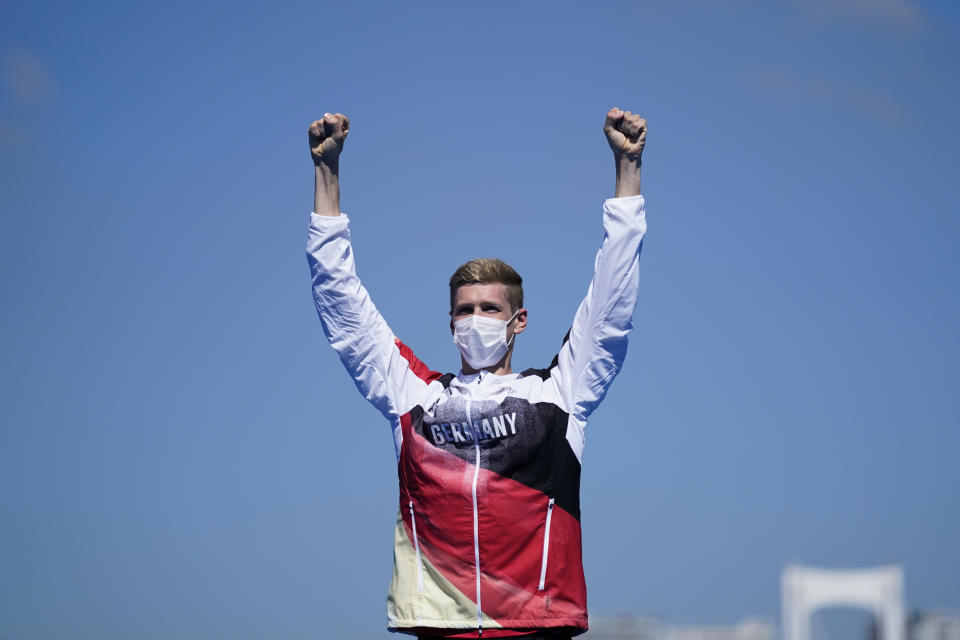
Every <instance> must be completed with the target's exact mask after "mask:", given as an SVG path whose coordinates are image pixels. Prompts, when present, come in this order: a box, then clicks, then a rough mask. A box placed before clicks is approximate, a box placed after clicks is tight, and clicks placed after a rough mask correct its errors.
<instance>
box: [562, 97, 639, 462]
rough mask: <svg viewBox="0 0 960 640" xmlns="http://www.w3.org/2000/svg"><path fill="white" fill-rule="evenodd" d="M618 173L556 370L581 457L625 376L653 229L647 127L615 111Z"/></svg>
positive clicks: (612, 135) (611, 129)
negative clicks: (643, 179)
mask: <svg viewBox="0 0 960 640" xmlns="http://www.w3.org/2000/svg"><path fill="white" fill-rule="evenodd" d="M603 130H604V133H605V134H606V137H607V141H608V142H609V143H610V148H611V149H612V150H613V156H614V161H615V163H616V169H617V183H616V191H615V194H616V196H615V197H614V198H610V199H609V200H607V201H606V202H604V203H603V243H602V244H601V245H600V250H599V251H597V257H596V260H595V261H594V272H593V279H592V280H591V281H590V287H589V289H588V290H587V295H586V296H585V297H584V299H583V301H582V302H581V303H580V306H579V307H578V308H577V313H576V315H575V316H574V319H573V326H572V327H571V328H570V333H569V335H568V337H567V340H566V341H565V342H564V344H563V347H562V348H561V349H560V353H559V354H558V355H557V367H556V369H554V374H555V375H556V383H557V385H558V390H559V392H560V393H561V395H562V397H563V400H564V404H565V405H566V407H567V409H568V412H569V414H570V426H571V427H572V428H571V429H568V431H567V439H568V441H569V442H570V444H571V446H572V447H573V449H574V451H575V452H576V453H577V455H578V456H579V454H580V451H582V448H583V428H584V427H585V426H586V421H587V417H588V416H589V415H590V413H591V412H592V411H593V410H594V409H595V408H596V407H597V405H598V404H599V403H600V401H601V400H602V399H603V397H604V395H605V394H606V392H607V389H608V388H609V386H610V383H611V382H612V381H613V378H614V377H615V376H616V375H617V373H618V372H619V371H620V368H621V366H622V365H623V361H624V358H625V357H626V352H627V334H628V333H629V332H630V330H631V329H632V328H633V308H634V306H635V305H636V302H637V295H638V289H639V282H640V276H639V258H640V248H641V245H642V241H643V236H644V233H645V232H646V229H647V223H646V218H645V215H644V200H643V196H641V195H640V157H641V154H642V153H643V146H644V143H645V142H646V135H647V123H646V121H645V120H644V119H643V118H641V117H639V116H637V115H634V114H631V113H630V112H629V111H621V110H620V109H611V110H610V111H609V112H608V113H607V119H606V122H605V123H604V126H603Z"/></svg>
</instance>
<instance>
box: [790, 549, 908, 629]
mask: <svg viewBox="0 0 960 640" xmlns="http://www.w3.org/2000/svg"><path fill="white" fill-rule="evenodd" d="M781 596H782V598H783V611H782V615H783V621H782V623H781V624H782V626H783V640H811V638H810V617H811V615H813V612H814V611H815V610H817V609H820V608H821V607H833V606H840V607H856V608H864V609H869V610H870V611H872V612H873V613H874V614H875V615H876V616H877V619H878V623H879V624H878V627H879V629H880V639H881V640H904V632H905V630H906V629H905V625H904V623H905V620H904V614H903V569H902V568H901V567H899V566H889V567H879V568H876V569H815V568H812V567H801V566H797V565H791V566H788V567H787V568H785V569H784V570H783V576H782V579H781Z"/></svg>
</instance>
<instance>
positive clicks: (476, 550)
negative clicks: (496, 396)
mask: <svg viewBox="0 0 960 640" xmlns="http://www.w3.org/2000/svg"><path fill="white" fill-rule="evenodd" d="M467 424H468V425H469V426H470V433H472V434H473V445H474V447H475V450H476V452H477V460H476V464H475V465H474V467H473V487H472V492H473V560H474V563H475V564H476V567H477V636H478V637H482V636H483V608H482V606H481V603H480V527H479V524H478V519H479V509H478V508H477V480H478V479H479V478H480V436H479V434H477V430H476V429H475V428H474V426H473V417H472V416H471V415H470V399H469V398H468V399H467Z"/></svg>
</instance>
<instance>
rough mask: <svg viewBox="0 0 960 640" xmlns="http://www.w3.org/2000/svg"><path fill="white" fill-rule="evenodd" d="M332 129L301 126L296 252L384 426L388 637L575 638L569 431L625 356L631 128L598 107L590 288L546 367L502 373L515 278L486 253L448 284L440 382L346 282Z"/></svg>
mask: <svg viewBox="0 0 960 640" xmlns="http://www.w3.org/2000/svg"><path fill="white" fill-rule="evenodd" d="M349 126H350V121H349V119H348V118H347V117H346V116H344V115H342V114H339V113H338V114H329V113H328V114H325V115H324V117H323V119H322V120H318V121H316V122H314V123H312V124H311V125H310V128H309V139H310V149H311V154H312V156H313V161H314V164H315V179H316V182H315V191H314V212H313V214H311V216H310V228H309V238H308V245H307V257H308V261H309V263H310V271H311V274H312V277H313V294H314V300H315V302H316V306H317V311H318V312H319V314H320V319H321V321H322V323H323V328H324V331H325V333H326V335H327V338H328V339H329V340H330V344H331V345H332V346H333V348H334V349H335V350H336V351H337V352H338V353H339V354H340V358H341V360H342V361H343V364H344V366H346V368H347V371H348V372H349V373H350V374H351V375H352V376H353V378H354V381H355V382H356V384H357V387H358V388H359V389H360V392H361V393H362V394H363V395H364V397H366V398H367V400H369V401H370V402H371V403H372V404H373V405H374V406H376V407H377V408H378V409H379V410H380V412H381V413H382V414H383V415H384V417H386V418H387V420H388V421H389V422H390V424H391V427H392V429H393V440H394V445H395V447H396V454H397V471H398V474H399V479H400V505H399V506H400V509H399V512H398V516H397V525H396V529H395V535H394V573H393V580H392V582H391V584H390V590H389V593H388V595H387V618H388V626H389V628H390V629H391V630H397V631H403V632H407V633H413V634H418V635H419V637H420V638H440V637H445V638H451V637H455V638H499V637H506V636H524V637H525V639H526V640H532V639H533V638H548V637H549V638H570V637H571V636H573V635H577V634H579V633H582V632H583V631H584V630H586V628H587V610H586V585H585V583H584V578H583V567H582V562H581V548H580V460H581V454H582V451H583V442H584V440H583V438H584V427H585V426H586V419H587V417H588V416H589V414H590V413H591V412H592V411H593V409H595V408H596V406H597V405H598V404H599V402H600V401H601V400H602V399H603V397H604V395H605V394H606V391H607V388H608V387H609V386H610V383H611V382H612V380H613V378H614V376H615V375H616V374H617V372H618V371H619V369H620V367H621V365H622V363H623V359H624V356H625V355H626V348H627V333H628V332H629V330H630V328H631V325H632V320H631V316H632V314H633V308H634V305H635V303H636V299H637V289H638V281H639V279H638V259H639V255H640V248H641V241H642V238H643V235H644V232H645V231H646V221H645V218H644V201H643V196H641V195H640V164H641V163H640V160H641V154H642V152H643V146H644V142H645V140H646V121H645V120H643V119H642V118H640V117H639V116H637V115H634V114H631V113H630V112H629V111H626V112H625V111H621V110H620V109H611V110H610V111H609V112H608V113H607V118H606V122H605V123H604V127H603V130H604V133H605V134H606V136H607V141H608V142H609V143H610V147H611V148H612V149H613V154H614V159H615V164H616V169H617V176H616V191H615V197H614V198H611V199H609V200H607V201H606V202H605V203H604V207H603V224H604V231H605V233H604V239H603V244H602V246H601V247H600V251H599V252H598V253H597V258H596V262H595V270H594V276H593V280H592V282H591V283H590V287H589V290H588V291H587V295H586V298H584V300H583V302H582V303H581V304H580V307H579V308H578V309H577V312H576V315H575V316H574V320H573V326H572V327H571V329H570V331H569V332H568V334H567V337H566V338H565V339H564V342H563V345H562V347H561V348H560V352H559V353H558V354H557V355H556V356H555V357H554V359H553V362H552V363H551V364H550V366H549V367H547V368H546V369H528V370H526V371H524V372H522V373H514V372H513V365H512V360H511V358H512V355H513V347H514V341H515V340H516V337H517V336H518V335H520V334H521V333H523V332H524V331H525V330H526V328H527V310H526V309H525V308H524V307H523V289H522V280H521V278H520V276H519V275H518V274H517V273H516V271H514V270H513V269H512V268H511V267H510V266H509V265H507V264H506V263H504V262H502V261H500V260H496V259H480V260H472V261H470V262H468V263H466V264H464V265H463V266H461V267H460V268H459V269H457V271H456V272H455V273H454V274H453V277H452V278H451V279H450V330H451V332H452V334H453V338H454V343H455V344H456V345H457V347H458V348H459V350H460V354H461V364H462V369H461V371H460V373H459V374H457V375H454V374H450V373H448V374H440V373H438V372H436V371H432V370H431V369H430V368H429V367H427V366H426V365H425V364H424V363H423V362H421V361H420V360H418V359H417V358H416V356H414V355H413V352H412V351H411V350H410V348H409V347H407V345H405V344H403V343H402V342H400V340H399V339H397V338H396V337H395V336H394V335H393V333H392V332H391V331H390V328H389V327H388V326H387V324H386V322H385V321H384V319H383V318H382V317H381V316H380V314H379V313H378V311H377V309H376V308H375V307H374V305H373V303H372V302H371V301H370V298H369V296H368V295H367V292H366V290H365V289H364V288H363V286H362V285H361V284H360V281H359V280H358V279H357V276H356V272H355V269H354V261H353V252H352V249H351V246H350V233H349V228H348V219H347V217H346V216H345V215H342V214H341V213H340V186H339V177H338V176H339V159H340V152H341V150H342V149H343V144H344V140H345V139H346V136H347V133H348V132H349Z"/></svg>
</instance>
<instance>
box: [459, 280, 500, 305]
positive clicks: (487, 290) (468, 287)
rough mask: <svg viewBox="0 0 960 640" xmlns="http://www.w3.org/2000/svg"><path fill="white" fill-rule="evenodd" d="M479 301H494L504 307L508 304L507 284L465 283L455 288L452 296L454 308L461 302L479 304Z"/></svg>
mask: <svg viewBox="0 0 960 640" xmlns="http://www.w3.org/2000/svg"><path fill="white" fill-rule="evenodd" d="M481 302H494V303H496V304H498V305H501V306H504V307H507V306H509V305H510V303H509V302H508V301H507V285H505V284H503V283H502V282H489V283H484V284H465V285H463V286H461V287H459V288H458V289H457V293H456V294H455V295H454V298H453V306H454V308H456V307H458V306H460V305H461V304H480V303H481Z"/></svg>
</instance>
